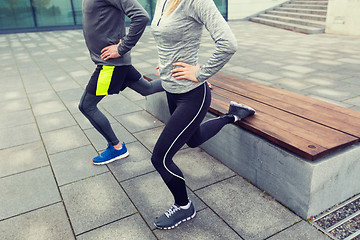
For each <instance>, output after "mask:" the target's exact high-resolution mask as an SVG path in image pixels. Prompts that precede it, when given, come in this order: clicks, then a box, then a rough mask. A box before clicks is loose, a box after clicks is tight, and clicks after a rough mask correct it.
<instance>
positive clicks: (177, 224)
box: [154, 211, 196, 230]
mask: <svg viewBox="0 0 360 240" xmlns="http://www.w3.org/2000/svg"><path fill="white" fill-rule="evenodd" d="M195 216H196V211H195V212H194V214H193V215H191V216H190V217H188V218H185V219H183V220H181V221H180V222H178V223H176V224H175V225H173V226H171V227H159V226H157V225H156V224H155V223H154V225H155V227H156V228H158V229H161V230H171V229H174V228H176V227H177V226H179V225H180V224H181V223H183V222H186V221H189V220H191V219H193V218H194V217H195Z"/></svg>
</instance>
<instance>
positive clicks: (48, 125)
mask: <svg viewBox="0 0 360 240" xmlns="http://www.w3.org/2000/svg"><path fill="white" fill-rule="evenodd" d="M36 121H37V123H38V126H39V129H40V132H49V131H54V130H57V129H61V128H66V127H71V126H75V125H76V122H75V120H74V118H73V117H72V116H71V115H70V113H69V112H68V111H62V112H56V113H50V114H46V115H41V116H38V117H37V118H36Z"/></svg>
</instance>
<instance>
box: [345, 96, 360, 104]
mask: <svg viewBox="0 0 360 240" xmlns="http://www.w3.org/2000/svg"><path fill="white" fill-rule="evenodd" d="M345 103H348V104H352V105H356V106H360V96H359V97H354V98H350V99H348V100H346V101H345Z"/></svg>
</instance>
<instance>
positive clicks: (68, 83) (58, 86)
mask: <svg viewBox="0 0 360 240" xmlns="http://www.w3.org/2000/svg"><path fill="white" fill-rule="evenodd" d="M52 87H53V88H54V90H55V91H64V90H71V89H78V88H80V86H79V84H78V83H76V82H74V81H73V80H69V79H67V80H64V81H62V82H56V83H53V84H52Z"/></svg>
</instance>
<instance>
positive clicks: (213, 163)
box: [174, 148, 235, 191]
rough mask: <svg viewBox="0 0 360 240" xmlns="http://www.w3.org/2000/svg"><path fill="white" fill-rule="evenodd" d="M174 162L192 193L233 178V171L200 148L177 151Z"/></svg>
mask: <svg viewBox="0 0 360 240" xmlns="http://www.w3.org/2000/svg"><path fill="white" fill-rule="evenodd" d="M174 162H175V163H176V164H177V165H178V167H179V168H180V169H181V171H182V172H183V174H184V177H185V180H186V184H187V186H188V187H189V188H190V189H191V190H193V191H195V190H197V189H199V188H203V187H205V186H208V185H211V184H213V183H215V182H218V181H221V180H224V179H226V178H229V177H231V176H235V173H234V172H233V171H231V170H230V169H229V168H228V167H226V166H225V165H223V164H222V163H221V162H219V161H218V160H216V159H215V158H213V157H211V156H210V155H209V154H208V153H206V152H205V151H203V150H202V149H200V148H193V149H191V148H187V149H184V150H181V151H179V152H178V153H176V154H175V156H174ZM194 169H196V171H194Z"/></svg>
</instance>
